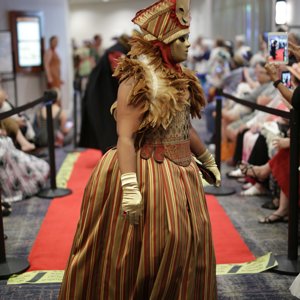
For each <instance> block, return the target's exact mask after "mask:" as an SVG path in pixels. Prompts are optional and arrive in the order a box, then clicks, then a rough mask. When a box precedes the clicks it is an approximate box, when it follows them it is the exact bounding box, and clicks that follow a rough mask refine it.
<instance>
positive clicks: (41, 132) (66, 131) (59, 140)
mask: <svg viewBox="0 0 300 300" xmlns="http://www.w3.org/2000/svg"><path fill="white" fill-rule="evenodd" d="M58 99H60V96H59V93H58V97H57V99H56V100H55V102H53V104H52V118H53V129H54V139H55V146H57V147H61V146H64V145H67V144H69V143H70V142H71V140H72V132H71V131H72V127H70V126H67V124H68V123H67V115H66V113H65V111H64V110H63V109H62V108H61V107H60V106H59V104H58V103H59V102H58ZM34 127H35V132H36V139H35V143H36V145H37V146H38V147H46V146H48V132H47V111H46V107H45V106H43V107H42V108H41V109H40V110H38V111H37V113H36V115H35V120H34Z"/></svg>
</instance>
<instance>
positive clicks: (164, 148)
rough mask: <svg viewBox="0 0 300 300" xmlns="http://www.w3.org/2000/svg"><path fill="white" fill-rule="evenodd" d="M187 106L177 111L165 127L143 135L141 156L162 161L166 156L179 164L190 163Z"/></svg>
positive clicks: (188, 112) (186, 164)
mask: <svg viewBox="0 0 300 300" xmlns="http://www.w3.org/2000/svg"><path fill="white" fill-rule="evenodd" d="M189 117H190V111H189V107H188V106H186V109H185V110H183V111H181V112H177V114H176V115H175V117H174V119H173V120H172V122H171V124H170V125H169V126H168V128H167V129H164V128H163V127H160V128H158V129H157V130H155V131H154V132H153V131H152V132H150V133H148V134H147V135H146V136H145V142H144V144H143V146H142V148H141V154H140V155H141V157H142V158H144V159H149V158H150V157H152V156H153V157H154V159H155V161H157V162H159V163H160V162H163V160H164V158H165V157H166V158H168V159H170V160H171V161H173V162H174V163H176V164H178V165H180V166H184V167H186V166H188V165H189V164H190V163H191V150H190V140H189V129H190V119H189Z"/></svg>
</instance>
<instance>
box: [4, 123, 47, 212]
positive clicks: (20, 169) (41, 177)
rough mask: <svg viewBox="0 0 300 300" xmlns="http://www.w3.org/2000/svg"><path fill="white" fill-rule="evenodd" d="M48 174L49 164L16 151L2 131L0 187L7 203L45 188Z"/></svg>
mask: <svg viewBox="0 0 300 300" xmlns="http://www.w3.org/2000/svg"><path fill="white" fill-rule="evenodd" d="M48 174H49V165H48V163H47V162H45V161H44V160H42V159H39V158H37V157H35V156H32V155H29V154H26V153H25V152H23V151H20V150H18V149H16V148H15V146H14V143H13V142H12V140H11V139H10V138H9V137H8V136H7V133H6V131H5V130H3V128H1V129H0V186H1V189H2V197H3V200H4V201H5V202H15V201H19V200H22V199H25V198H26V197H30V196H33V195H34V194H36V193H37V192H38V191H39V190H40V189H41V188H43V187H44V186H45V184H46V181H47V178H48ZM4 208H5V207H4ZM2 209H3V207H2Z"/></svg>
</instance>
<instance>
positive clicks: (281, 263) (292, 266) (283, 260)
mask: <svg viewBox="0 0 300 300" xmlns="http://www.w3.org/2000/svg"><path fill="white" fill-rule="evenodd" d="M275 259H276V261H277V262H278V266H277V267H275V268H273V269H271V271H273V272H275V273H279V274H284V275H298V274H299V273H300V260H299V259H298V260H290V259H288V257H287V256H286V255H278V256H275Z"/></svg>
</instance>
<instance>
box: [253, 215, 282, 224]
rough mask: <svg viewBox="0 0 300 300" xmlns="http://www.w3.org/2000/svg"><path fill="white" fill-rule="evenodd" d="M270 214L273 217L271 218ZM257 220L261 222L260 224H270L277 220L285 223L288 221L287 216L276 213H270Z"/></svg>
mask: <svg viewBox="0 0 300 300" xmlns="http://www.w3.org/2000/svg"><path fill="white" fill-rule="evenodd" d="M272 216H273V217H274V218H271V217H272ZM258 222H259V223H261V224H272V223H279V222H284V223H286V222H288V217H287V216H281V215H277V214H271V215H269V216H267V217H264V218H262V219H260V220H259V221H258Z"/></svg>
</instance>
